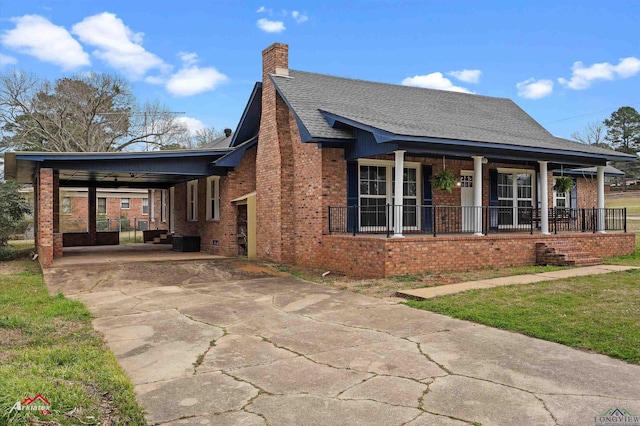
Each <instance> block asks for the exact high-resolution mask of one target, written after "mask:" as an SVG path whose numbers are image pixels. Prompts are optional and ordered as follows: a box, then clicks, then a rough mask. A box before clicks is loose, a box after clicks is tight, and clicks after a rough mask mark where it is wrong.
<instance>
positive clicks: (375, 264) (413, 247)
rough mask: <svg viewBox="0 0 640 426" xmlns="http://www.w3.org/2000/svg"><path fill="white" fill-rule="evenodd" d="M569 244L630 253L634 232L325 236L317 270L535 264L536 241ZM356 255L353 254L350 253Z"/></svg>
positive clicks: (399, 271)
mask: <svg viewBox="0 0 640 426" xmlns="http://www.w3.org/2000/svg"><path fill="white" fill-rule="evenodd" d="M556 240H570V241H572V242H574V243H576V244H578V245H580V247H581V248H582V249H583V250H584V251H586V252H589V253H591V254H592V255H595V256H598V257H610V256H618V255H624V254H629V253H633V251H634V250H635V234H569V235H557V236H556V235H549V236H544V237H543V236H539V235H517V236H514V235H497V236H491V235H489V236H484V237H473V236H451V237H437V238H432V237H431V238H430V237H420V238H415V237H407V238H402V239H400V238H372V237H359V236H356V237H353V236H346V235H325V236H324V237H323V241H322V246H323V252H322V254H321V258H322V264H323V265H324V266H323V267H324V268H326V269H328V270H333V271H337V272H342V273H345V274H349V275H352V276H355V277H362V278H372V277H382V276H394V275H406V274H417V273H424V272H429V273H439V272H443V271H465V270H473V269H482V268H487V267H496V268H501V267H506V266H525V265H534V264H535V263H536V243H539V242H549V241H556ZM356 253H357V255H356Z"/></svg>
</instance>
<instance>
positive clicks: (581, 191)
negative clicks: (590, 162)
mask: <svg viewBox="0 0 640 426" xmlns="http://www.w3.org/2000/svg"><path fill="white" fill-rule="evenodd" d="M576 188H577V191H578V208H579V209H583V208H592V207H598V179H596V178H587V177H580V178H578V179H576Z"/></svg>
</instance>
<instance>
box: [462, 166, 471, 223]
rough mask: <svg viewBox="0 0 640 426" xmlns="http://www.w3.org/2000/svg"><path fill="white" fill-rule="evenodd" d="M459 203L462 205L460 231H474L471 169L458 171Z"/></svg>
mask: <svg viewBox="0 0 640 426" xmlns="http://www.w3.org/2000/svg"><path fill="white" fill-rule="evenodd" d="M460 205H461V206H462V232H474V226H473V220H474V214H473V213H474V212H473V210H474V209H473V171H469V170H462V171H461V172H460Z"/></svg>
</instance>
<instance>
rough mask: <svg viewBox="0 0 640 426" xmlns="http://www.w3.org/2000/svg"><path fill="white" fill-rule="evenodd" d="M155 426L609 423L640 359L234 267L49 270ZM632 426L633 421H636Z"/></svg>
mask: <svg viewBox="0 0 640 426" xmlns="http://www.w3.org/2000/svg"><path fill="white" fill-rule="evenodd" d="M45 278H46V282H47V285H48V287H49V290H50V291H51V292H53V293H56V292H58V291H62V292H63V293H65V294H66V295H68V296H71V297H75V298H78V299H80V300H82V301H83V302H84V303H86V304H87V305H88V306H89V308H90V309H91V311H92V312H93V315H94V316H95V320H94V326H95V328H96V329H97V330H99V331H101V332H102V333H104V335H105V338H106V341H107V343H108V345H109V347H110V348H111V350H112V351H113V352H114V353H115V354H116V356H117V358H118V360H119V362H120V364H121V365H122V367H123V368H124V370H125V371H126V372H127V374H128V375H129V377H130V378H131V380H132V382H133V384H134V385H135V390H136V394H137V397H138V400H139V402H140V403H141V404H142V406H144V407H145V409H146V411H147V418H148V420H149V423H150V424H163V425H236V424H237V425H265V424H269V425H411V426H418V425H445V426H447V425H465V424H472V423H474V422H475V423H478V424H482V425H492V424H494V425H558V424H561V425H581V426H582V425H593V424H598V423H595V421H594V420H595V419H594V417H595V416H598V415H599V414H603V413H604V412H606V411H607V410H609V409H610V408H620V409H622V408H625V409H626V410H627V411H628V412H630V413H632V414H636V415H640V380H639V378H640V366H636V365H629V364H626V363H624V362H621V361H617V360H614V359H611V358H608V357H606V356H602V355H596V354H590V353H586V352H583V351H579V350H574V349H570V348H568V347H565V346H562V345H558V344H554V343H549V342H545V341H541V340H537V339H532V338H529V337H525V336H522V335H519V334H515V333H509V332H506V331H500V330H496V329H493V328H489V327H485V326H481V325H476V324H473V323H470V322H466V321H459V320H454V319H451V318H448V317H445V316H441V315H437V314H433V313H429V312H425V311H419V310H415V309H411V308H408V307H406V306H403V305H398V304H395V303H393V302H390V301H385V300H380V299H375V298H371V297H366V296H361V295H357V294H354V293H350V292H346V291H339V290H335V289H330V288H326V287H324V286H322V285H317V284H313V283H309V282H305V281H301V280H298V279H296V278H292V277H288V276H269V275H268V274H266V273H264V271H261V270H260V267H258V266H254V267H251V265H248V266H246V267H240V268H238V267H237V264H236V265H235V266H234V264H233V262H232V261H227V260H209V261H191V262H173V263H169V262H159V263H153V262H146V263H136V264H122V265H116V264H103V265H78V266H71V265H68V266H64V267H58V268H54V269H50V270H47V271H46V273H45ZM622 424H624V423H622Z"/></svg>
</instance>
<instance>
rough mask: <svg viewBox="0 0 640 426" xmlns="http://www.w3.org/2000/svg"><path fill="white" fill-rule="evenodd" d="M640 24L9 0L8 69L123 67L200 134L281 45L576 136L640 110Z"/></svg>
mask: <svg viewBox="0 0 640 426" xmlns="http://www.w3.org/2000/svg"><path fill="white" fill-rule="evenodd" d="M638 22H640V1H638V0H628V1H617V0H611V1H609V2H603V1H591V0H582V1H546V0H541V1H535V2H534V1H530V2H521V1H513V0H510V1H491V2H481V1H383V0H380V1H349V2H341V1H330V0H327V1H323V2H292V1H271V0H269V1H266V2H264V1H259V2H254V1H196V0H181V1H179V2H178V1H175V0H172V1H168V0H154V1H147V0H129V1H121V0H111V1H108V2H107V1H101V2H98V1H91V0H22V1H7V0H0V55H1V56H0V63H1V65H2V71H3V72H5V71H7V70H10V69H12V68H13V67H17V68H19V69H23V70H26V71H30V72H33V73H36V74H37V75H39V76H42V77H47V78H57V77H61V76H64V75H69V74H73V73H77V72H83V71H89V70H93V71H100V72H109V73H117V74H120V75H122V76H124V77H126V78H127V79H129V80H130V81H131V83H132V85H133V87H134V90H135V94H136V96H137V97H138V98H139V99H140V100H151V101H153V100H159V101H161V102H163V103H164V104H166V105H167V106H168V107H169V109H170V110H172V111H179V112H184V114H183V115H182V116H183V117H184V120H186V121H187V122H188V123H189V124H190V125H191V126H192V127H193V128H196V127H198V126H214V127H215V128H216V129H218V130H221V129H223V128H224V127H231V128H233V129H235V127H236V125H237V123H238V120H239V118H240V115H241V113H242V110H243V108H244V106H245V104H246V101H247V99H248V97H249V94H250V91H251V88H252V87H253V84H254V82H255V81H257V80H259V79H260V75H261V69H260V68H261V57H260V54H261V51H262V49H264V48H265V47H267V46H268V45H270V44H271V43H273V42H276V41H278V42H284V43H287V44H289V66H290V68H292V69H298V70H304V71H312V72H319V73H326V74H333V75H338V76H345V77H353V78H360V79H366V80H373V81H380V82H387V83H394V84H403V83H404V84H413V85H421V86H424V87H433V88H440V89H447V90H462V91H469V92H473V93H477V94H481V95H488V96H499V97H507V98H511V99H513V100H514V101H515V102H516V103H517V104H518V105H520V106H521V107H522V108H523V109H524V110H525V111H527V112H528V113H529V114H530V115H532V116H533V117H534V118H535V119H536V120H537V121H538V122H540V123H541V124H542V125H544V126H545V127H546V128H547V129H549V130H550V131H551V132H552V133H553V134H555V135H557V136H561V137H569V136H570V135H571V133H572V132H574V131H578V130H581V129H583V128H584V126H585V125H586V124H587V123H589V122H593V121H597V120H602V119H604V118H606V117H608V116H609V115H610V113H611V112H612V111H614V110H615V109H617V108H618V107H620V106H623V105H632V106H634V107H635V108H636V109H640V31H639V30H638V28H639V27H638V25H639V24H638Z"/></svg>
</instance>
